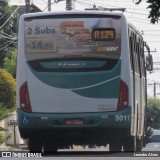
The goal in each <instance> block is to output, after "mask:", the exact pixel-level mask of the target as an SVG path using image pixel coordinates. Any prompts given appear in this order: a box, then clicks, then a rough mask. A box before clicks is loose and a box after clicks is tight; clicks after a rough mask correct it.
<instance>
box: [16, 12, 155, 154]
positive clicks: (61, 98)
mask: <svg viewBox="0 0 160 160" xmlns="http://www.w3.org/2000/svg"><path fill="white" fill-rule="evenodd" d="M145 47H146V48H147V51H148V54H146V53H145V54H144V48H145ZM146 57H147V58H146ZM151 58H152V57H151V55H150V50H149V46H148V45H147V44H146V43H145V42H144V41H143V37H142V35H141V33H140V32H139V31H138V30H137V29H136V27H135V26H134V25H132V24H131V23H130V22H129V21H128V20H127V18H126V16H125V15H124V13H123V12H117V11H112V12H110V11H94V12H93V11H68V12H48V13H29V14H24V15H22V16H21V18H20V21H19V35H18V58H17V77H16V78H17V105H18V109H17V113H18V126H19V131H20V134H21V137H22V138H24V139H28V141H29V143H28V147H29V150H30V151H31V152H32V151H36V152H42V151H44V152H49V151H52V152H56V151H57V150H58V149H60V148H68V147H70V146H72V145H89V146H90V145H96V146H106V145H108V144H109V150H110V151H122V150H124V151H140V150H141V149H142V147H143V146H142V142H143V138H144V137H145V119H146V117H145V110H146V106H147V101H146V100H147V85H146V69H148V70H152V68H153V67H152V65H151V61H152V59H151Z"/></svg>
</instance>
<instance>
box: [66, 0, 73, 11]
mask: <svg viewBox="0 0 160 160" xmlns="http://www.w3.org/2000/svg"><path fill="white" fill-rule="evenodd" d="M66 10H72V0H66Z"/></svg>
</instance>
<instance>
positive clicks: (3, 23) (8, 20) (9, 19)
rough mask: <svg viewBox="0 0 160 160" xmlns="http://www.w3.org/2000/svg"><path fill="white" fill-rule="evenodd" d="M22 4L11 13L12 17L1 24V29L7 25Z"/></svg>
mask: <svg viewBox="0 0 160 160" xmlns="http://www.w3.org/2000/svg"><path fill="white" fill-rule="evenodd" d="M19 7H20V6H18V7H17V8H16V9H15V11H14V12H13V13H12V14H11V15H10V17H9V18H8V19H7V20H6V21H5V22H4V23H3V24H2V25H1V26H0V29H2V28H3V27H4V26H5V25H6V23H7V22H8V21H9V20H10V19H11V18H12V16H13V15H14V14H15V13H16V12H17V10H18V8H19Z"/></svg>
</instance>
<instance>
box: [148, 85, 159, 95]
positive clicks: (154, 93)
mask: <svg viewBox="0 0 160 160" xmlns="http://www.w3.org/2000/svg"><path fill="white" fill-rule="evenodd" d="M148 85H153V96H154V98H156V95H157V93H156V85H159V83H156V82H154V83H152V84H148Z"/></svg>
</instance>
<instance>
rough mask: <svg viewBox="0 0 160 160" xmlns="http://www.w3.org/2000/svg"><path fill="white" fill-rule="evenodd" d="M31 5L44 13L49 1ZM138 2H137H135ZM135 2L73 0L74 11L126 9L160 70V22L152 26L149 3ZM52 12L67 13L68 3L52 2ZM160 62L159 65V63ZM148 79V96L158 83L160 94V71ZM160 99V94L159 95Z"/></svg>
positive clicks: (22, 1)
mask: <svg viewBox="0 0 160 160" xmlns="http://www.w3.org/2000/svg"><path fill="white" fill-rule="evenodd" d="M30 1H31V3H33V4H35V5H36V6H38V7H39V8H40V9H41V10H42V11H44V12H48V7H47V3H48V0H30ZM135 1H136V0H135ZM135 1H134V0H72V2H73V10H84V9H85V8H92V7H93V5H94V4H95V5H96V7H105V8H119V7H123V8H126V10H125V12H124V14H125V15H126V16H127V17H128V18H129V19H130V21H131V22H132V23H133V24H134V25H135V26H136V27H137V28H138V29H139V31H140V32H141V33H143V37H144V41H146V42H147V44H148V45H149V46H150V50H151V53H152V55H153V58H154V62H155V63H154V68H160V22H159V23H157V24H151V23H150V20H149V19H148V18H147V17H148V14H149V9H147V6H148V5H149V4H148V3H146V2H145V0H143V1H142V3H140V4H139V5H136V4H135ZM9 3H10V4H17V5H18V4H22V5H24V4H25V0H9ZM51 3H52V7H51V11H53V12H54V11H65V10H66V9H65V8H66V4H65V3H66V2H65V1H61V2H59V3H54V0H51ZM158 62H159V63H158ZM147 74H148V75H147V77H148V78H147V79H148V89H149V91H148V94H149V96H153V85H150V84H153V83H154V82H156V83H157V85H156V87H157V93H160V70H154V71H153V72H152V73H150V72H148V73H147ZM157 96H159V97H160V94H157Z"/></svg>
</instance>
